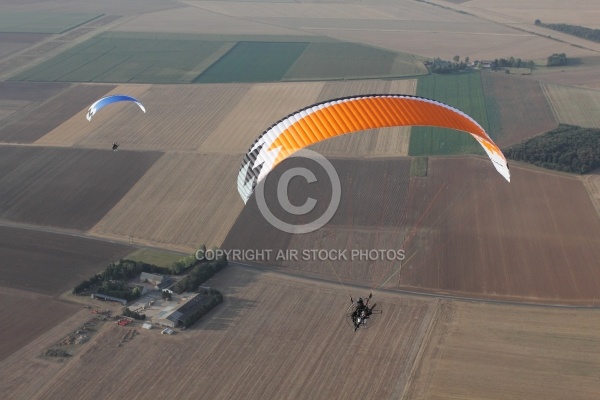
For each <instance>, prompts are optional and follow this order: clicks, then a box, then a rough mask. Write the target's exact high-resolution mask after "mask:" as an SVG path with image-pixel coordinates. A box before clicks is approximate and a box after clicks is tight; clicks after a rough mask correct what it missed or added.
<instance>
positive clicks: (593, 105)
mask: <svg viewBox="0 0 600 400" xmlns="http://www.w3.org/2000/svg"><path fill="white" fill-rule="evenodd" d="M542 87H543V89H544V93H545V94H546V97H547V98H548V100H549V102H550V104H551V105H552V108H553V110H554V114H555V115H556V119H557V120H558V121H559V122H560V123H563V124H569V125H578V126H584V127H588V128H600V114H599V113H598V110H600V90H592V89H582V88H574V87H567V86H559V85H552V84H544V85H543V86H542Z"/></svg>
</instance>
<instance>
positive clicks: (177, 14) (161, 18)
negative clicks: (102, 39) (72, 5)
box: [115, 1, 307, 35]
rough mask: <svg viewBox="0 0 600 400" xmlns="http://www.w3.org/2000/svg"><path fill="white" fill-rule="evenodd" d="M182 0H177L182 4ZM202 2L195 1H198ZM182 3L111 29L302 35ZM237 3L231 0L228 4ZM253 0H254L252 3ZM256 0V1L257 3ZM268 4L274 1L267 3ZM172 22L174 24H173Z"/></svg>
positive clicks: (280, 27) (234, 4)
mask: <svg viewBox="0 0 600 400" xmlns="http://www.w3.org/2000/svg"><path fill="white" fill-rule="evenodd" d="M185 3H186V2H185V1H182V2H180V4H185ZM202 3H203V2H199V3H198V4H199V5H202ZM188 4H191V6H188V5H184V6H182V7H178V8H175V9H171V10H165V11H161V12H156V13H148V14H142V15H138V16H136V17H135V18H133V19H132V20H131V21H128V22H127V23H123V24H121V25H120V26H118V27H117V28H116V29H115V30H118V31H125V32H169V33H170V32H176V33H204V34H222V35H298V34H303V35H306V34H307V33H306V32H298V31H296V30H293V29H288V28H286V27H285V26H276V25H273V24H263V23H258V22H255V21H252V20H250V19H243V18H235V17H232V16H228V15H227V14H223V13H219V12H213V11H211V10H207V9H204V8H202V7H195V5H196V4H194V2H188ZM239 4H240V3H235V2H232V3H231V5H232V6H239ZM253 4H257V3H253ZM259 4H260V3H259ZM270 4H271V5H272V4H274V3H270ZM174 25H175V26H176V28H174Z"/></svg>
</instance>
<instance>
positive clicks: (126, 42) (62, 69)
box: [12, 32, 426, 83]
mask: <svg viewBox="0 0 600 400" xmlns="http://www.w3.org/2000/svg"><path fill="white" fill-rule="evenodd" d="M256 38H257V39H259V40H253V38H252V37H251V36H250V37H246V38H241V37H240V36H239V35H228V36H227V35H221V36H218V35H189V34H187V35H185V34H183V35H182V34H166V33H164V34H158V33H139V32H138V33H133V32H131V33H127V32H114V33H102V34H99V35H97V36H96V37H94V38H92V39H89V40H87V41H85V42H83V43H81V44H79V45H77V46H74V47H72V48H71V49H69V50H66V51H65V52H63V53H61V54H59V55H57V56H56V57H54V58H52V59H50V60H48V61H46V62H42V63H40V64H38V65H36V66H34V67H32V68H30V69H28V70H26V71H24V72H22V73H20V74H17V75H16V76H14V77H12V79H13V80H18V81H20V80H25V81H61V82H111V83H115V82H116V83H128V82H130V83H192V82H194V83H227V82H277V81H281V80H305V79H309V80H310V79H324V78H332V79H340V78H357V77H363V78H364V77H379V76H383V77H388V76H398V75H414V74H423V73H426V70H425V69H424V67H423V66H422V65H421V66H420V67H419V64H420V61H418V60H416V59H415V57H414V56H410V55H406V54H404V55H403V54H398V53H395V52H392V51H386V50H383V49H378V48H375V47H369V46H364V45H358V44H350V43H341V42H337V41H331V40H327V39H318V38H317V39H315V40H314V42H313V40H311V38H310V37H309V36H305V39H308V40H309V41H301V40H300V37H296V38H292V40H286V37H285V36H284V37H277V36H274V37H268V36H266V37H265V36H259V37H256ZM323 40H325V42H323ZM305 50H306V51H307V54H306V55H303V54H304V52H305ZM332 53H336V54H338V57H339V58H338V60H337V64H335V65H333V64H331V63H329V62H327V63H325V62H324V58H323V54H332ZM357 55H360V57H358V59H361V60H362V61H361V62H356V60H357ZM351 60H352V61H351ZM374 61H375V62H374ZM296 64H297V65H296ZM340 66H351V67H350V68H348V67H344V68H340ZM290 68H291V70H290Z"/></svg>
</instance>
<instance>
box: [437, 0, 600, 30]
mask: <svg viewBox="0 0 600 400" xmlns="http://www.w3.org/2000/svg"><path fill="white" fill-rule="evenodd" d="M437 3H438V4H443V3H444V2H437ZM462 7H463V9H464V10H474V11H477V12H480V13H482V14H485V15H486V16H487V17H488V18H490V19H493V20H494V21H498V22H506V23H515V22H522V23H525V24H530V25H533V23H534V21H535V20H536V19H539V20H541V21H542V22H544V23H547V24H560V23H563V24H571V25H582V26H585V27H588V28H600V9H599V8H598V2H597V1H595V0H573V1H570V2H568V3H565V2H564V1H560V0H533V1H527V2H523V1H520V0H503V1H502V2H498V1H494V0H470V1H468V2H465V3H464V4H462Z"/></svg>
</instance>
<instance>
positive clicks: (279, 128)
mask: <svg viewBox="0 0 600 400" xmlns="http://www.w3.org/2000/svg"><path fill="white" fill-rule="evenodd" d="M412 125H414V126H433V127H440V128H449V129H454V130H457V131H463V132H466V133H469V134H470V135H471V136H472V137H473V138H474V139H475V140H477V141H478V142H479V144H480V145H481V146H482V147H483V149H484V150H485V152H486V153H487V155H488V156H489V158H490V160H491V161H492V163H493V165H494V167H495V168H496V170H497V171H498V172H499V173H500V174H501V175H502V176H503V177H504V178H505V179H506V180H507V181H509V182H510V171H509V170H508V165H507V163H506V158H505V157H504V154H502V152H501V151H500V148H499V147H498V146H496V144H495V143H494V142H493V141H492V139H491V138H490V137H489V136H488V134H487V133H486V132H485V130H484V129H483V128H482V127H481V126H480V125H479V124H478V123H477V122H476V121H475V120H474V119H473V118H471V117H470V116H468V115H467V114H465V113H463V112H461V111H459V110H457V109H455V108H453V107H450V106H449V105H446V104H443V103H440V102H438V101H435V100H430V99H426V98H422V97H417V96H409V95H401V94H372V95H359V96H351V97H344V98H339V99H333V100H328V101H325V102H322V103H317V104H313V105H312V106H308V107H306V108H303V109H301V110H299V111H296V112H295V113H293V114H290V115H288V116H287V117H285V118H283V119H282V120H280V121H278V122H277V123H275V124H274V125H272V126H271V127H270V128H269V129H267V130H266V131H264V132H263V133H262V135H260V136H259V137H258V138H257V139H256V140H255V142H254V144H253V145H252V146H251V147H250V149H249V150H248V152H247V153H246V155H245V156H244V160H243V162H242V165H241V167H240V171H239V174H238V192H239V193H240V196H241V197H242V199H243V200H244V203H246V202H247V201H248V199H249V198H250V196H251V195H252V193H253V192H254V188H255V187H256V185H257V184H258V183H259V182H261V181H262V180H263V179H264V178H265V177H266V176H267V174H268V173H269V172H270V171H271V170H272V169H273V168H275V166H276V165H277V164H279V163H280V162H281V161H283V160H284V159H285V158H286V157H288V156H290V155H291V154H292V153H294V152H296V151H298V150H300V149H302V148H304V147H307V146H310V145H311V144H314V143H318V142H321V141H323V140H326V139H330V138H333V137H336V136H339V135H344V134H347V133H353V132H359V131H364V130H368V129H376V128H385V127H393V126H412Z"/></svg>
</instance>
